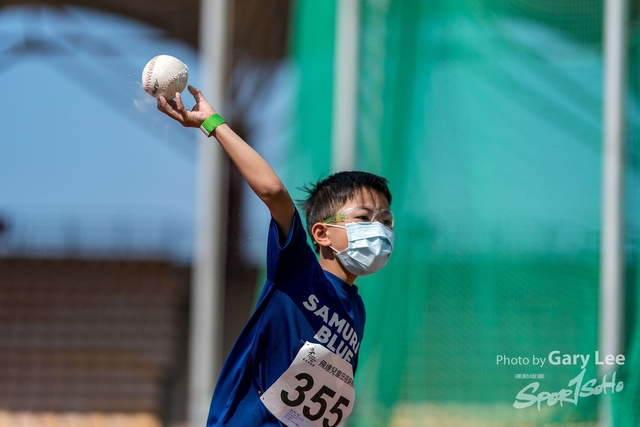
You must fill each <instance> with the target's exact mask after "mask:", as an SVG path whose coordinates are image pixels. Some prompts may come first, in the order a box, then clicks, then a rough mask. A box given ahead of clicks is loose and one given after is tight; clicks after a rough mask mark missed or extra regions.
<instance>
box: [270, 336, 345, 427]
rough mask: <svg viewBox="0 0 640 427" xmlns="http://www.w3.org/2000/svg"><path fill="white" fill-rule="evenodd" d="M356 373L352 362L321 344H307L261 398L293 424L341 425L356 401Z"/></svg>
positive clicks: (303, 426) (305, 426) (295, 426)
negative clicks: (354, 385)
mask: <svg viewBox="0 0 640 427" xmlns="http://www.w3.org/2000/svg"><path fill="white" fill-rule="evenodd" d="M352 373H353V369H352V367H351V364H349V363H348V362H345V361H344V360H343V359H341V358H340V357H338V356H337V355H335V354H334V353H332V352H330V351H329V350H327V349H326V348H324V347H323V346H321V345H320V344H311V343H305V345H304V346H303V347H302V349H301V350H300V352H299V353H298V355H297V356H296V358H295V360H294V361H293V363H292V364H291V366H290V367H289V369H287V370H286V371H285V372H284V373H283V374H282V376H281V377H280V378H279V379H278V380H277V381H276V382H275V383H274V384H273V385H272V386H271V387H269V389H268V390H267V391H266V392H265V393H264V394H263V395H262V396H261V399H262V402H263V403H264V405H265V406H266V407H267V409H269V411H271V413H272V414H273V415H274V416H275V417H276V418H278V419H279V420H280V421H282V422H283V423H284V424H285V425H287V426H289V427H337V426H338V425H339V424H340V423H341V422H343V421H344V420H345V419H346V418H347V417H348V416H349V414H351V409H352V407H353V402H354V400H355V391H354V388H353V377H352Z"/></svg>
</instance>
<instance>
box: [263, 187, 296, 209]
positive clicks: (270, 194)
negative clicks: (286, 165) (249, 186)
mask: <svg viewBox="0 0 640 427" xmlns="http://www.w3.org/2000/svg"><path fill="white" fill-rule="evenodd" d="M260 198H261V199H262V200H263V201H264V202H265V203H266V204H267V206H270V205H272V204H274V203H281V202H283V201H286V200H291V197H290V196H289V192H288V191H287V188H286V187H285V186H284V184H282V182H277V183H272V184H267V185H265V186H264V187H263V188H262V191H261V192H260Z"/></svg>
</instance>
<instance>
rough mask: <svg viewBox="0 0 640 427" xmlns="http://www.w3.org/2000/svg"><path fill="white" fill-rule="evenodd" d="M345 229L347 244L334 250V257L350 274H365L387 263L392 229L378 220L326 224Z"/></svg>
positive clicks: (391, 247)
mask: <svg viewBox="0 0 640 427" xmlns="http://www.w3.org/2000/svg"><path fill="white" fill-rule="evenodd" d="M326 225H327V226H329V227H337V228H344V229H346V230H347V239H348V240H349V245H348V246H347V248H346V249H345V250H343V251H338V250H336V249H335V248H334V247H333V246H329V247H330V248H331V249H333V250H334V251H335V252H336V257H337V258H338V260H340V263H341V264H342V266H343V267H344V268H345V269H346V270H347V271H348V272H349V273H351V274H355V275H356V276H366V275H367V274H372V273H375V272H376V271H378V270H380V269H381V268H382V267H384V266H385V265H386V264H387V261H389V257H390V256H391V252H393V238H394V235H393V231H391V230H390V229H389V228H387V227H385V226H384V225H382V224H381V223H379V222H350V223H348V224H347V225H346V226H342V225H333V224H326Z"/></svg>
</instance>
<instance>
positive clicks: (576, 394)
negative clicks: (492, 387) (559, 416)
mask: <svg viewBox="0 0 640 427" xmlns="http://www.w3.org/2000/svg"><path fill="white" fill-rule="evenodd" d="M592 356H593V358H592ZM590 362H593V364H594V365H596V366H603V365H608V366H622V365H624V363H625V357H624V355H622V354H618V355H613V354H607V355H606V356H604V357H603V356H602V355H601V354H600V352H598V351H596V352H595V353H594V354H593V355H591V354H563V353H561V352H560V351H559V350H553V351H551V352H550V353H549V354H548V355H547V357H539V356H536V355H532V357H531V358H529V357H521V356H519V357H508V356H507V355H497V356H496V365H499V366H522V367H527V368H529V372H530V373H523V374H516V375H515V377H516V378H517V379H544V377H545V376H544V374H540V373H531V371H532V369H531V367H535V368H542V367H543V366H545V364H547V366H548V365H555V366H580V369H581V371H580V373H579V374H578V375H576V376H575V377H573V378H572V379H571V380H569V382H568V383H567V387H566V388H562V389H561V390H557V391H546V390H541V386H540V382H539V381H533V382H531V383H529V384H528V385H526V386H525V387H523V388H522V389H521V390H520V391H519V392H518V394H517V395H516V398H515V401H514V402H513V407H514V408H516V409H524V408H528V407H530V406H533V405H537V407H538V410H540V408H541V406H542V404H543V403H545V402H546V404H547V406H554V405H556V404H558V403H559V404H560V405H561V406H564V404H565V403H570V404H574V405H578V402H579V400H580V398H585V397H589V396H597V395H599V394H601V393H604V394H614V393H619V392H621V391H622V390H623V389H624V383H623V382H622V381H617V379H616V374H617V372H616V371H614V372H613V373H612V374H611V377H609V376H608V375H603V376H602V378H601V381H600V382H599V379H598V378H593V379H590V380H587V381H585V376H586V372H587V366H588V365H589V363H590Z"/></svg>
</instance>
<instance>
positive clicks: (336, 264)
mask: <svg viewBox="0 0 640 427" xmlns="http://www.w3.org/2000/svg"><path fill="white" fill-rule="evenodd" d="M320 267H322V269H323V270H325V271H328V272H329V273H331V274H333V275H334V276H336V277H338V278H340V279H342V280H343V281H345V282H347V283H348V284H349V286H353V283H354V282H355V280H356V278H357V277H358V276H356V275H355V274H351V273H349V272H348V271H347V270H345V269H344V267H343V266H342V264H340V261H338V259H337V258H335V257H333V258H331V259H327V258H324V257H322V256H321V257H320Z"/></svg>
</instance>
